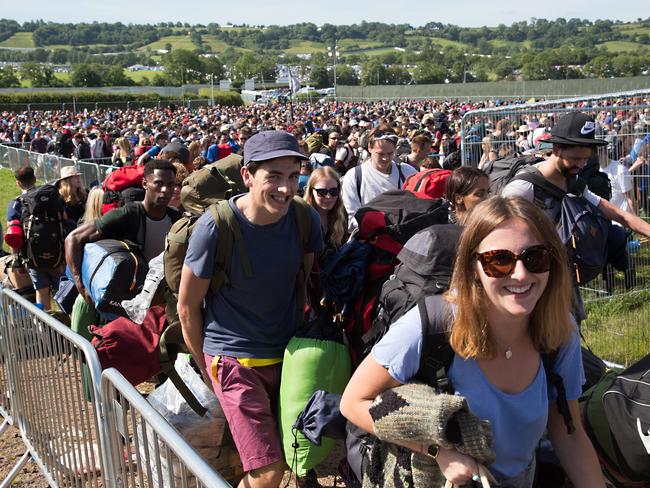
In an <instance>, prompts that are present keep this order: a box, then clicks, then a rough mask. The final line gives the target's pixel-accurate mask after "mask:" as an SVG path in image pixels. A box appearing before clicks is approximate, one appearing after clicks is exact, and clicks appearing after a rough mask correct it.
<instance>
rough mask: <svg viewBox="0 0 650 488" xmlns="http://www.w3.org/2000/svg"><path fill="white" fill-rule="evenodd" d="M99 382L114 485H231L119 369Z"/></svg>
mask: <svg viewBox="0 0 650 488" xmlns="http://www.w3.org/2000/svg"><path fill="white" fill-rule="evenodd" d="M101 381H102V383H101V392H102V403H103V407H104V411H105V416H104V419H105V429H106V433H107V441H108V445H109V452H110V453H111V459H110V460H109V462H110V463H111V465H110V466H111V471H112V472H113V473H114V476H115V479H114V482H115V486H119V487H134V488H135V487H138V488H143V487H164V488H173V487H176V486H180V487H197V488H201V487H209V488H218V487H228V486H230V485H229V484H228V483H227V482H226V481H225V480H224V479H223V478H222V477H221V476H220V475H219V474H218V473H217V472H216V471H214V469H212V467H211V466H210V465H209V464H208V463H207V462H206V461H205V460H204V459H203V458H202V457H201V456H200V455H199V454H198V453H197V452H196V451H195V450H194V449H193V448H192V447H191V446H190V445H189V444H188V443H187V441H186V440H185V439H184V438H183V437H181V436H180V434H179V433H178V432H177V431H176V430H175V429H174V428H173V427H172V426H171V425H169V424H168V423H167V421H166V420H165V419H164V418H163V417H162V416H161V415H160V414H159V413H158V412H157V411H156V410H155V409H154V408H153V407H152V406H151V405H150V404H149V403H148V402H147V401H146V400H145V399H144V398H143V397H142V395H141V394H140V393H139V392H138V391H137V390H136V389H135V388H134V387H133V386H132V385H131V384H130V383H129V382H128V381H127V380H126V379H125V378H124V377H123V376H122V375H121V374H120V373H119V372H118V371H117V370H116V369H114V368H110V369H107V370H106V371H104V372H103V374H102V378H101Z"/></svg>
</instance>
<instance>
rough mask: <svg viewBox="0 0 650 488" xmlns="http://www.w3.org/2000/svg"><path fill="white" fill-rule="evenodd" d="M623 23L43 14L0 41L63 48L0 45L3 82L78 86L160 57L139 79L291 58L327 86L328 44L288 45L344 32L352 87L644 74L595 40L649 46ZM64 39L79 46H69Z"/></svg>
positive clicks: (192, 78)
mask: <svg viewBox="0 0 650 488" xmlns="http://www.w3.org/2000/svg"><path fill="white" fill-rule="evenodd" d="M622 26H625V24H621V23H620V22H617V21H611V20H597V21H594V22H592V21H588V20H580V19H569V20H566V19H562V18H559V19H556V20H551V21H549V20H544V19H531V21H529V22H526V21H523V22H515V23H513V24H512V25H510V26H506V25H503V24H501V25H499V26H497V27H495V28H488V27H482V28H462V27H458V26H454V25H450V24H442V23H436V22H430V23H427V24H425V25H423V26H421V27H415V28H414V27H412V26H410V25H407V24H383V23H375V22H361V23H360V24H353V25H343V26H335V25H331V24H325V25H323V26H320V27H318V26H316V25H315V24H312V23H301V24H294V25H290V26H268V27H261V26H248V25H241V26H236V27H233V26H230V27H226V26H221V25H219V24H216V23H210V24H207V25H189V24H187V23H184V24H183V23H180V22H176V23H172V22H168V23H165V22H162V23H159V24H155V25H132V24H128V25H125V24H122V23H119V22H118V23H98V22H95V23H92V24H88V23H81V24H61V23H53V22H43V21H34V22H25V23H23V24H22V25H21V24H19V23H17V22H15V21H13V20H7V19H2V20H0V39H2V37H3V36H7V35H8V36H9V37H10V36H11V35H13V34H14V33H16V32H23V31H29V32H33V33H34V41H35V42H36V44H40V45H44V46H46V45H52V43H54V44H56V45H57V47H54V48H52V49H48V48H46V47H39V48H37V49H33V50H8V49H0V61H4V62H13V63H18V66H19V67H18V68H14V67H4V68H2V69H1V70H0V86H19V85H20V84H21V82H22V83H23V84H25V82H26V83H27V84H29V85H30V86H60V85H63V84H65V82H64V81H62V80H61V79H60V78H59V77H57V76H56V75H55V74H54V72H53V68H52V65H60V64H67V65H71V66H72V71H71V73H70V76H69V78H70V83H71V84H72V85H74V86H102V85H105V86H114V85H130V84H134V83H135V82H134V81H133V80H132V79H131V78H129V77H128V76H127V75H126V73H125V71H124V69H123V68H125V67H127V66H130V65H133V64H143V65H154V64H157V63H158V62H159V63H160V64H161V65H162V66H163V67H164V71H161V72H159V73H156V74H154V75H152V76H149V77H147V78H144V79H142V81H140V82H139V84H152V85H174V86H178V85H180V84H187V83H205V82H209V81H210V79H214V80H219V79H223V78H228V79H230V80H232V81H233V82H234V84H235V85H236V86H237V85H238V84H241V83H243V80H244V79H246V78H256V79H257V80H272V79H274V78H275V75H276V73H275V71H276V65H277V64H285V65H290V66H295V67H298V68H299V69H300V71H301V75H302V78H303V79H304V80H309V82H310V84H311V85H313V86H315V87H318V88H321V87H326V86H332V85H333V83H334V69H333V65H332V59H331V58H328V57H327V55H326V54H324V53H322V52H313V53H312V54H311V58H309V59H304V57H298V56H296V55H289V54H287V53H285V52H284V51H283V50H285V49H287V48H288V47H289V46H290V43H291V42H292V41H295V40H299V41H313V42H320V43H324V44H325V45H334V43H335V42H337V41H338V40H340V39H346V50H342V52H341V56H340V57H339V59H338V63H337V69H336V78H337V80H336V81H337V83H339V84H348V85H357V84H364V85H377V84H380V85H381V84H406V83H417V84H429V83H444V82H474V81H487V80H490V79H491V80H513V79H524V80H544V79H573V78H589V77H597V78H602V77H621V76H637V75H640V74H643V73H644V72H646V73H647V71H648V70H649V69H650V47H648V48H647V49H646V48H641V49H639V50H638V51H636V52H633V53H625V52H610V51H608V50H607V49H605V48H603V47H597V45H598V44H601V43H603V42H607V41H614V40H628V41H630V40H633V41H634V42H638V43H640V44H642V45H645V44H648V45H649V46H650V39H648V34H647V33H646V32H650V18H648V19H645V20H643V19H638V21H637V23H636V24H635V25H634V28H627V29H624V28H622ZM172 34H176V35H180V34H183V35H189V38H190V41H191V42H192V44H193V49H192V50H186V49H172V46H171V44H167V45H166V46H165V49H166V51H168V52H167V53H166V54H164V55H162V56H160V55H158V54H157V53H154V52H152V51H151V50H150V49H148V48H145V49H140V50H135V49H134V46H140V47H142V46H143V45H145V44H148V43H150V42H152V41H153V40H156V39H159V38H160V37H162V36H166V35H172ZM205 36H213V37H214V38H216V39H218V40H221V41H223V42H225V43H227V44H228V47H227V48H226V49H225V50H223V51H221V52H219V53H218V55H214V54H212V53H211V49H210V44H209V43H207V42H206V37H205ZM356 40H358V42H359V44H357V45H355V43H354V42H355V41H356ZM367 41H373V42H374V44H373V45H378V46H385V47H397V48H399V50H398V49H394V50H384V51H383V52H382V53H381V54H378V55H372V56H370V55H369V54H368V53H367V52H363V51H362V49H360V48H359V46H361V45H363V42H367ZM443 41H451V42H443ZM496 41H498V42H496ZM74 43H81V44H74ZM66 44H69V45H71V46H72V45H75V46H77V47H75V48H74V49H66V48H65V47H64V46H65V45H66ZM61 45H63V46H61ZM355 47H356V48H358V49H355ZM241 48H243V49H241ZM245 50H246V51H245Z"/></svg>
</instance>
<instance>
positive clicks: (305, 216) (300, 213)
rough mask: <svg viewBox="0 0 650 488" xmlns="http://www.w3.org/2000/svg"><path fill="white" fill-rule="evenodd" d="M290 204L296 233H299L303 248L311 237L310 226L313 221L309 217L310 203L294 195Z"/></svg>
mask: <svg viewBox="0 0 650 488" xmlns="http://www.w3.org/2000/svg"><path fill="white" fill-rule="evenodd" d="M292 205H293V211H294V217H295V219H296V226H297V227H298V234H299V235H300V242H301V244H302V247H303V249H304V248H306V247H307V245H308V244H309V238H310V237H311V226H312V223H313V219H312V218H311V205H309V204H308V203H307V202H306V201H305V200H303V199H302V198H300V197H294V199H293V201H292Z"/></svg>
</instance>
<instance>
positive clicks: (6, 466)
mask: <svg viewBox="0 0 650 488" xmlns="http://www.w3.org/2000/svg"><path fill="white" fill-rule="evenodd" d="M25 450H26V448H25V444H24V443H23V440H22V438H21V437H20V433H19V432H18V429H16V428H14V427H10V428H9V429H7V431H6V432H5V433H4V434H3V435H2V437H0V480H4V479H5V478H6V477H7V475H8V474H9V471H11V468H13V467H14V465H15V464H16V463H17V462H18V460H19V459H20V458H21V456H22V455H23V454H25ZM11 486H18V487H29V488H47V486H48V484H47V481H45V477H44V476H43V475H42V474H41V472H40V470H39V469H38V466H37V465H36V463H35V462H33V461H30V462H28V463H27V465H25V467H24V468H23V469H22V471H21V472H20V474H19V475H18V476H17V477H16V478H15V479H14V482H13V484H12V485H11Z"/></svg>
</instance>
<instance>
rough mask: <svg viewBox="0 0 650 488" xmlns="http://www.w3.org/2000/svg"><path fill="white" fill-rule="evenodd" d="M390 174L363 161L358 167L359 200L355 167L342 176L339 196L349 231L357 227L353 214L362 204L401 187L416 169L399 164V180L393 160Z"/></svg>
mask: <svg viewBox="0 0 650 488" xmlns="http://www.w3.org/2000/svg"><path fill="white" fill-rule="evenodd" d="M392 165H393V166H392V169H391V172H390V175H386V174H384V173H382V172H380V171H378V170H377V169H376V168H375V167H374V166H373V164H372V162H371V161H370V160H368V161H366V162H365V163H363V164H362V165H361V166H358V168H361V169H360V170H358V171H361V192H360V193H361V201H359V192H358V191H357V182H356V175H355V172H356V171H357V170H356V168H353V169H351V170H350V171H348V172H347V173H345V176H344V177H343V187H342V193H341V196H342V197H343V205H344V206H345V210H346V212H347V213H348V227H349V230H350V232H352V230H354V229H355V228H356V227H357V222H356V220H355V219H354V214H355V213H356V212H357V210H359V208H361V207H362V206H363V205H365V204H366V203H368V202H369V201H370V200H372V199H373V198H375V197H376V196H377V195H380V194H382V193H384V192H386V191H389V190H396V189H399V188H401V187H402V185H403V184H404V181H405V180H406V178H408V177H409V176H411V175H412V174H415V173H417V170H416V169H415V168H414V167H413V166H411V165H409V164H400V169H401V171H402V179H401V180H400V174H399V170H398V169H397V164H396V163H395V161H393V163H392Z"/></svg>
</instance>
